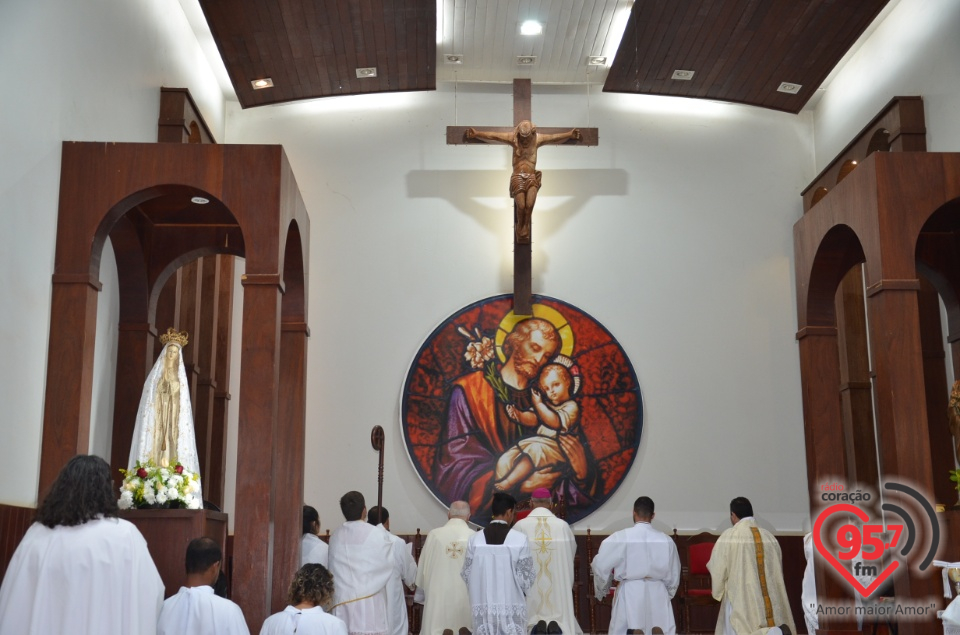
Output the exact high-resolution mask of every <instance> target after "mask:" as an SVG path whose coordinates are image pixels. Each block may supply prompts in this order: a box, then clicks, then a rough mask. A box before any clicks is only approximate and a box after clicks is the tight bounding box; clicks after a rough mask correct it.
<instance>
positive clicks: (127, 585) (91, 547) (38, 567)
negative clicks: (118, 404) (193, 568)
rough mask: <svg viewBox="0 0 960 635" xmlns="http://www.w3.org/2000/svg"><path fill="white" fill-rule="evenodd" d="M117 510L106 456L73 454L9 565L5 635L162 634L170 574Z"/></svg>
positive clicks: (0, 608)
mask: <svg viewBox="0 0 960 635" xmlns="http://www.w3.org/2000/svg"><path fill="white" fill-rule="evenodd" d="M118 511H119V510H118V508H117V495H116V493H115V492H114V490H113V481H112V480H111V479H110V466H109V465H107V462H106V461H104V460H103V459H101V458H100V457H97V456H75V457H73V458H72V459H70V461H69V462H68V463H67V465H66V466H65V467H64V468H63V470H62V471H61V472H60V475H59V476H57V479H56V481H54V483H53V486H52V487H51V488H50V493H49V494H47V496H46V498H44V500H43V502H42V503H41V504H40V507H39V508H38V509H37V517H36V522H34V524H33V525H31V526H30V528H29V529H28V530H27V532H26V535H24V537H23V540H21V541H20V545H19V546H18V547H17V550H16V552H14V554H13V558H12V559H11V560H10V564H9V566H8V567H7V573H6V575H5V576H4V578H3V586H2V587H0V635H50V634H51V633H78V634H87V635H128V634H129V633H137V635H151V634H153V633H156V631H157V615H159V613H160V606H161V605H162V604H163V581H161V579H160V574H159V573H157V567H156V566H155V565H154V563H153V559H152V558H151V557H150V552H149V551H147V543H146V541H145V540H144V539H143V536H141V535H140V532H139V531H137V528H136V527H134V526H133V525H132V524H131V523H129V522H127V521H125V520H120V519H118V518H117V513H118Z"/></svg>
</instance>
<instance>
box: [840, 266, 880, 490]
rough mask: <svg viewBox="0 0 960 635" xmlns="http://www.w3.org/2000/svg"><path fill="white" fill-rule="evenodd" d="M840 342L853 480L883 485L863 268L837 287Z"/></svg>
mask: <svg viewBox="0 0 960 635" xmlns="http://www.w3.org/2000/svg"><path fill="white" fill-rule="evenodd" d="M836 307H837V336H838V338H837V343H838V347H839V352H840V403H841V407H842V412H843V431H844V438H845V442H846V450H847V471H846V474H845V476H846V477H847V479H848V481H849V482H850V483H856V482H861V483H864V484H869V485H871V486H873V487H879V485H880V476H879V472H878V469H877V440H876V435H875V434H874V431H873V383H872V378H871V375H870V358H869V353H868V351H867V319H866V305H865V298H864V294H863V268H862V267H861V266H860V265H857V266H855V267H853V268H852V269H850V271H848V272H847V275H845V276H844V277H843V281H842V282H841V283H840V288H839V289H838V290H837V299H836Z"/></svg>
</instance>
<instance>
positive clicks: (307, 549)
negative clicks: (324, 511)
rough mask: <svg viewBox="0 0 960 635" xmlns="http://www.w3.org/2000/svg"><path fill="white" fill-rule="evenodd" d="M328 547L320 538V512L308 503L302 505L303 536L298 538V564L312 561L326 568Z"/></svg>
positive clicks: (301, 564)
mask: <svg viewBox="0 0 960 635" xmlns="http://www.w3.org/2000/svg"><path fill="white" fill-rule="evenodd" d="M328 550H329V547H328V546H327V543H325V542H324V541H323V540H322V539H321V538H320V514H319V513H318V512H317V510H316V509H314V508H313V507H311V506H310V505H304V506H303V538H301V539H300V566H301V567H302V566H303V565H305V564H309V563H311V562H312V563H314V564H322V565H323V566H324V568H326V566H327V564H329V562H328V560H327V551H328Z"/></svg>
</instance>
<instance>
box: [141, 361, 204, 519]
mask: <svg viewBox="0 0 960 635" xmlns="http://www.w3.org/2000/svg"><path fill="white" fill-rule="evenodd" d="M171 345H172V344H170V343H168V344H166V345H165V346H164V347H163V350H162V351H160V357H158V358H157V361H156V363H155V364H154V365H153V369H152V370H151V371H150V374H149V375H147V381H145V382H144V384H143V393H142V394H141V396H140V406H139V408H137V421H136V425H135V426H134V428H133V444H132V445H131V446H130V458H129V459H128V460H127V469H128V470H133V469H134V468H135V467H136V465H137V462H138V461H139V462H141V463H146V462H147V460H148V459H149V458H150V457H151V455H152V453H153V441H154V434H153V433H154V430H155V429H156V427H157V408H156V399H157V382H158V381H159V380H160V378H161V375H162V374H163V360H164V358H165V357H166V354H167V349H168V348H169V347H170V346H171ZM177 378H178V379H179V381H180V411H179V417H178V419H177V460H178V461H179V462H180V464H181V465H183V467H184V469H186V470H189V471H190V472H193V473H194V474H196V475H197V477H198V478H199V477H200V459H199V458H198V456H197V436H196V433H195V432H194V429H193V408H192V407H191V406H190V384H189V383H188V382H187V371H186V368H185V367H184V365H183V351H182V350H181V351H180V355H179V356H178V370H177ZM197 498H198V499H199V500H201V501H202V500H203V491H202V489H201V491H200V492H198V494H197Z"/></svg>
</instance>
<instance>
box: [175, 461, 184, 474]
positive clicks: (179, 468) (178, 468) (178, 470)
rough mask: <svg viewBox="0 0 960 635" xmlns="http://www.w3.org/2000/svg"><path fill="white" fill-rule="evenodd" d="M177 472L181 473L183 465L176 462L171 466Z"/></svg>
mask: <svg viewBox="0 0 960 635" xmlns="http://www.w3.org/2000/svg"><path fill="white" fill-rule="evenodd" d="M173 470H174V471H175V472H176V473H177V474H183V466H182V465H180V464H179V463H177V467H175V468H173Z"/></svg>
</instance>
